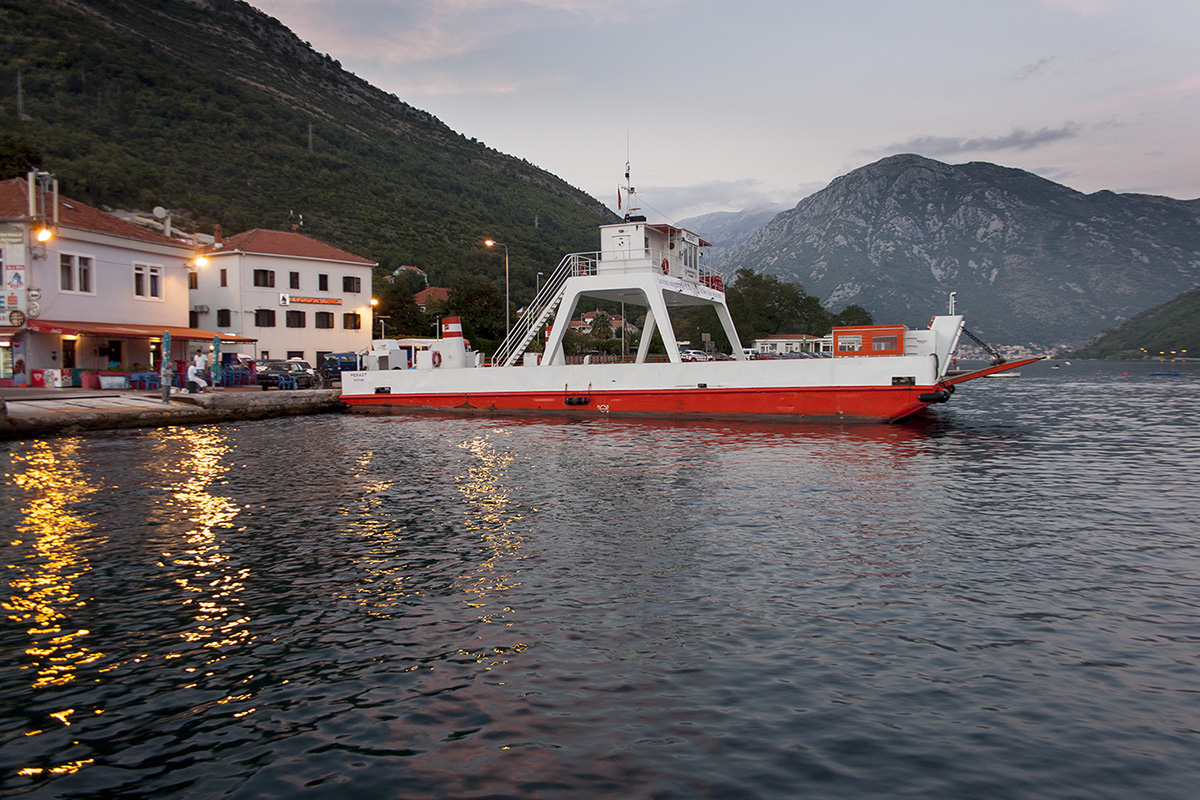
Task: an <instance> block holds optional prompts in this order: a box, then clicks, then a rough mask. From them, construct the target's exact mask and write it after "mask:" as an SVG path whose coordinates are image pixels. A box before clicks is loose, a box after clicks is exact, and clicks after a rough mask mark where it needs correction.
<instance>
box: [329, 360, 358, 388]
mask: <svg viewBox="0 0 1200 800" xmlns="http://www.w3.org/2000/svg"><path fill="white" fill-rule="evenodd" d="M356 369H358V353H326V354H325V355H324V356H322V357H321V377H323V378H324V379H325V382H326V383H327V384H328V383H332V382H333V381H336V380H341V377H342V373H343V372H353V371H354V370H356Z"/></svg>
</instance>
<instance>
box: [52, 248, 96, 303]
mask: <svg viewBox="0 0 1200 800" xmlns="http://www.w3.org/2000/svg"><path fill="white" fill-rule="evenodd" d="M58 289H59V291H62V292H74V293H76V294H95V289H93V288H92V257H91V256H74V255H68V254H66V253H63V254H61V255H59V257H58Z"/></svg>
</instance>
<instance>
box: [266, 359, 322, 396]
mask: <svg viewBox="0 0 1200 800" xmlns="http://www.w3.org/2000/svg"><path fill="white" fill-rule="evenodd" d="M282 375H287V376H289V377H290V378H291V380H286V379H285V380H284V385H285V386H287V387H288V388H293V386H294V388H296V389H311V388H312V385H313V383H314V378H313V370H312V367H311V366H309V363H308V362H307V361H269V362H267V365H266V366H265V367H263V368H262V369H261V370H259V372H258V385H259V387H261V388H262V389H263V390H264V391H265V390H267V389H271V388H280V386H279V378H280V376H282Z"/></svg>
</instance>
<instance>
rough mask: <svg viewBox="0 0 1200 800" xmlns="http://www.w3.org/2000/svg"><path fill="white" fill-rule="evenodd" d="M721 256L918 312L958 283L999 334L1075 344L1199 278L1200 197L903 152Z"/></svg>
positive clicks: (819, 290)
mask: <svg viewBox="0 0 1200 800" xmlns="http://www.w3.org/2000/svg"><path fill="white" fill-rule="evenodd" d="M697 232H698V233H700V234H701V235H702V236H703V235H705V232H704V231H703V229H699V230H697ZM717 266H718V267H719V268H720V269H721V270H722V271H723V272H726V273H731V272H733V271H734V270H735V269H737V268H740V267H746V268H749V269H752V270H754V271H755V272H766V273H769V274H773V275H776V276H778V277H780V278H781V279H784V280H787V281H791V282H796V283H800V284H802V285H803V286H804V288H805V290H806V291H807V292H808V293H809V294H811V295H814V296H816V297H819V298H820V299H821V301H822V302H823V303H824V304H825V305H826V306H828V307H830V308H841V307H843V306H845V305H846V304H848V303H857V304H858V305H861V306H863V307H864V308H866V309H867V310H868V311H870V312H871V313H872V314H873V315H874V316H875V319H876V320H880V321H888V322H890V321H897V322H904V323H907V324H909V325H924V324H925V323H926V322H927V321H928V319H929V317H930V316H931V315H932V314H933V313H934V312H938V311H941V310H942V309H944V308H945V307H946V302H947V296H948V295H949V293H950V292H952V291H954V292H957V301H958V309H959V310H960V311H961V312H963V313H964V314H965V315H966V317H967V326H968V328H970V329H971V330H972V331H974V332H975V333H976V334H978V335H980V336H981V337H982V338H984V339H986V340H988V341H990V342H991V343H993V344H1030V343H1032V344H1035V345H1038V346H1040V347H1051V346H1057V345H1071V346H1077V345H1079V344H1082V343H1083V342H1084V341H1086V340H1087V339H1088V338H1089V337H1091V336H1093V335H1095V334H1097V333H1099V332H1100V331H1103V330H1105V329H1108V328H1111V327H1113V326H1115V325H1118V324H1119V323H1121V322H1122V321H1124V320H1126V319H1128V318H1130V317H1132V316H1133V315H1135V314H1138V313H1139V312H1141V311H1144V310H1145V309H1147V308H1150V307H1152V306H1155V305H1158V304H1160V303H1163V302H1165V301H1166V300H1168V299H1170V298H1172V297H1175V296H1176V295H1178V294H1179V293H1180V292H1182V291H1186V290H1188V289H1191V288H1193V287H1195V286H1197V285H1200V200H1190V201H1184V200H1173V199H1171V198H1167V197H1155V196H1149V195H1137V194H1120V195H1119V194H1114V193H1112V192H1108V191H1102V192H1097V193H1095V194H1083V193H1081V192H1077V191H1075V190H1073V189H1070V188H1068V187H1065V186H1062V185H1060V184H1057V183H1054V182H1052V181H1049V180H1046V179H1044V178H1040V177H1038V176H1036V175H1033V174H1031V173H1028V172H1024V171H1022V170H1017V169H1010V168H1006V167H1001V166H997V165H995V164H988V163H981V162H975V163H969V164H960V165H949V164H944V163H941V162H938V161H934V160H931V159H928V158H923V157H921V156H916V155H898V156H892V157H890V158H885V159H883V160H881V161H878V162H876V163H874V164H870V165H868V166H865V167H862V168H860V169H857V170H854V171H853V172H850V173H848V174H847V175H844V176H842V177H840V178H838V179H836V180H834V181H833V182H832V183H831V184H830V185H829V186H828V187H826V188H825V189H823V190H822V191H820V192H817V193H816V194H814V195H811V196H810V197H808V198H806V199H804V200H802V201H801V202H800V203H799V204H798V205H797V206H796V207H795V208H793V209H791V210H789V211H786V212H784V213H782V214H780V215H778V216H777V217H775V218H774V219H772V220H771V221H770V222H768V223H767V224H766V225H765V226H763V227H762V228H760V229H759V230H758V231H757V232H755V233H754V234H753V235H752V236H750V237H749V238H748V239H747V240H746V241H745V242H744V243H743V244H741V245H738V246H736V247H734V248H732V249H731V250H730V252H729V253H728V254H727V255H726V256H725V258H724V259H723V261H722V262H721V263H720V264H719V265H717Z"/></svg>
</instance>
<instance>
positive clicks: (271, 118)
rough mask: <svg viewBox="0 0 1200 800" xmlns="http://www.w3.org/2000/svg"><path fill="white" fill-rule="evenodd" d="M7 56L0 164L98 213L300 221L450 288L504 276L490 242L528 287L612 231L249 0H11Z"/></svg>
mask: <svg viewBox="0 0 1200 800" xmlns="http://www.w3.org/2000/svg"><path fill="white" fill-rule="evenodd" d="M0 43H2V46H0V81H2V84H0V85H2V86H3V87H4V90H3V91H2V92H0V164H4V165H6V168H7V169H8V170H9V171H10V172H12V173H13V175H16V174H24V171H25V169H26V168H27V167H29V166H35V167H40V168H42V169H45V170H48V171H50V172H52V173H53V174H54V175H55V176H56V177H57V178H58V179H59V180H60V183H61V188H62V191H63V192H64V193H65V194H67V195H69V196H72V197H76V198H78V199H80V200H83V201H85V202H88V203H91V204H94V205H97V206H101V207H110V208H124V209H141V210H148V209H150V208H153V207H154V206H158V205H161V206H164V207H166V208H169V209H172V210H173V211H174V213H175V219H174V221H175V224H176V226H177V227H181V228H185V229H195V228H202V229H204V230H208V229H210V228H211V226H212V225H213V224H220V225H221V226H222V227H223V228H224V230H225V231H227V232H237V231H242V230H246V229H249V228H255V227H261V228H270V229H288V228H290V227H291V226H292V225H298V224H300V223H301V220H302V221H303V232H304V233H306V234H308V235H310V236H313V237H315V238H318V239H321V240H324V241H326V242H329V243H330V244H333V245H335V246H338V247H341V248H343V249H346V250H349V251H351V252H354V253H357V254H360V255H366V256H370V257H371V258H373V259H375V260H379V261H381V262H382V263H383V265H384V266H385V267H386V266H400V265H401V264H407V265H412V266H417V267H420V268H421V269H424V270H426V271H427V272H428V273H429V274H430V277H431V279H432V280H433V281H434V282H435V283H441V284H442V285H448V284H449V282H450V281H451V280H453V278H454V277H455V276H456V274H461V273H463V272H485V273H487V274H489V275H490V276H492V277H495V278H498V279H500V280H502V279H503V275H504V266H503V265H504V260H503V259H502V258H500V257H499V256H498V255H497V254H496V253H493V252H491V251H488V250H486V249H485V248H483V247H482V241H483V240H484V239H486V238H494V239H497V240H499V241H502V242H504V243H505V244H506V245H507V246H508V251H509V253H510V254H511V259H512V279H513V283H514V286H518V285H527V286H528V288H529V290H530V291H532V288H533V286H534V283H535V275H536V273H537V272H538V271H539V270H541V271H545V270H546V268H547V265H549V266H550V267H551V268H552V267H553V266H554V265H556V264H557V263H558V261H559V260H560V258H561V257H562V254H563V253H567V252H575V251H580V250H589V249H593V248H594V247H595V240H596V226H597V225H598V224H601V223H603V222H609V221H615V219H616V218H615V216H613V215H612V213H611V212H610V211H608V210H607V209H606V208H604V206H603V205H602V204H601V203H600V202H598V201H597V200H595V199H593V198H591V197H589V196H587V195H586V194H584V193H583V192H581V191H579V190H578V189H575V188H573V187H571V186H569V185H568V184H566V183H565V182H564V181H562V180H561V179H559V178H557V177H555V176H554V175H551V174H550V173H548V172H545V171H544V170H541V169H538V168H537V167H535V166H533V165H532V164H529V163H527V162H525V161H523V160H520V159H517V158H513V157H511V156H507V155H504V154H502V153H499V152H497V151H495V150H493V149H491V148H489V147H487V146H486V145H484V144H483V143H482V142H478V141H476V140H474V139H468V138H467V137H465V136H463V135H462V134H459V133H456V132H455V131H453V130H451V129H450V128H449V127H447V126H446V125H445V124H443V123H442V122H441V121H439V120H438V119H436V118H435V117H434V116H432V115H431V114H428V113H426V112H424V111H421V110H419V109H417V108H414V107H412V106H410V105H408V104H407V103H404V102H403V101H401V100H400V99H399V98H397V97H395V96H394V95H390V94H388V93H386V92H384V91H382V90H380V89H377V88H375V87H373V86H371V85H370V84H368V83H366V82H365V81H363V80H361V79H359V78H357V77H355V76H354V75H352V74H350V73H348V72H347V71H346V70H344V69H342V68H341V65H340V64H339V63H338V62H337V61H335V60H333V59H331V58H329V57H328V56H325V55H321V54H319V53H317V52H315V51H314V50H313V49H312V47H310V46H309V45H308V43H306V42H302V41H301V40H300V39H298V38H297V37H296V36H295V35H294V34H293V33H292V32H291V31H289V30H288V29H287V28H286V27H284V26H283V25H282V24H281V23H280V22H279V21H278V20H276V19H274V18H272V17H270V16H268V15H266V14H264V13H262V12H260V11H258V10H256V9H255V8H253V7H252V6H250V5H248V4H247V3H244V2H240V0H5V2H4V3H3V4H2V5H0ZM0 177H9V176H8V175H4V176H0ZM514 294H516V293H515V292H514ZM514 299H516V298H514Z"/></svg>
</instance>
